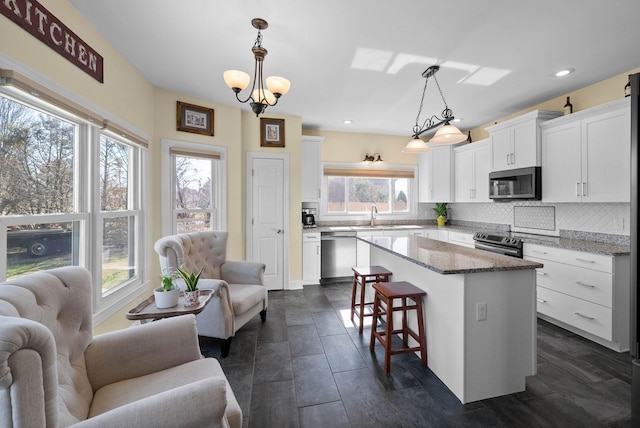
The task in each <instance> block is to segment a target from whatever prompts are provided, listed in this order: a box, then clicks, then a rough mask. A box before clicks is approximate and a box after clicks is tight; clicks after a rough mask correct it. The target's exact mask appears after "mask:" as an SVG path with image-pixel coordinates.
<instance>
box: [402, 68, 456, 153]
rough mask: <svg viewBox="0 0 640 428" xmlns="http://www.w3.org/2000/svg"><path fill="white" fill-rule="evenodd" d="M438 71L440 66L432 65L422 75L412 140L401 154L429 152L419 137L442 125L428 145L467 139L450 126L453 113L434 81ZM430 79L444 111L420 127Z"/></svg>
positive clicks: (436, 80)
mask: <svg viewBox="0 0 640 428" xmlns="http://www.w3.org/2000/svg"><path fill="white" fill-rule="evenodd" d="M438 70H440V66H438V65H432V66H431V67H429V68H427V69H426V70H425V71H424V72H423V73H422V77H424V78H425V81H424V89H423V90H422V99H421V100H420V108H419V109H418V115H417V116H416V124H415V126H414V127H413V133H412V137H413V138H412V140H411V141H409V143H408V144H407V145H406V146H405V148H404V150H403V152H405V153H417V152H426V151H429V146H428V145H427V143H425V142H424V141H423V140H421V139H420V135H422V134H424V133H425V132H427V131H429V130H431V129H434V128H437V127H438V126H440V125H443V124H444V125H443V126H442V127H441V128H440V129H438V131H437V132H436V133H435V135H434V136H433V137H432V138H431V139H430V140H429V144H455V143H460V142H462V141H464V140H466V139H467V136H466V135H465V134H463V133H462V132H460V130H459V129H458V128H456V127H455V126H453V125H451V124H450V122H451V121H452V120H453V119H454V116H453V111H452V110H451V109H450V108H449V106H448V105H447V101H446V100H445V99H444V94H443V93H442V89H441V88H440V84H439V83H438V79H436V73H437V72H438ZM430 77H433V80H434V81H435V82H436V86H437V88H438V92H440V97H441V98H442V102H443V103H444V110H442V113H441V114H440V116H436V115H433V116H431V117H429V118H427V119H425V120H424V122H423V123H422V125H420V114H421V113H422V105H423V104H424V96H425V94H426V92H427V83H429V78H430Z"/></svg>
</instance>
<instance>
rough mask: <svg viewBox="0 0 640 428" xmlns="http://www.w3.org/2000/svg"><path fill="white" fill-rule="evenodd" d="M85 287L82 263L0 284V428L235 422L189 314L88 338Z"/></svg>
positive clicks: (231, 403) (222, 380) (234, 408)
mask: <svg viewBox="0 0 640 428" xmlns="http://www.w3.org/2000/svg"><path fill="white" fill-rule="evenodd" d="M91 292H92V286H91V277H90V275H89V272H88V271H87V270H85V269H83V268H80V267H66V268H59V269H53V270H49V271H43V272H39V273H35V274H30V275H25V276H23V277H20V278H16V279H13V280H10V281H7V282H5V283H2V284H0V426H2V427H28V428H30V427H66V426H78V427H85V426H86V427H123V426H135V427H149V428H156V427H159V426H171V427H180V426H185V427H187V426H191V427H192V426H203V427H204V426H207V427H232V428H240V427H241V426H242V411H241V409H240V406H239V405H238V402H237V400H236V398H235V396H234V394H233V391H232V390H231V388H230V386H229V384H228V382H227V380H226V377H225V375H224V373H223V371H222V369H221V367H220V364H219V363H218V361H217V360H215V359H213V358H202V356H201V353H200V348H199V345H198V337H197V332H196V325H195V317H194V316H193V315H185V316H180V317H175V318H168V319H165V320H160V321H157V322H153V323H149V324H146V325H142V326H139V327H132V328H128V329H125V330H120V331H116V332H112V333H107V334H102V335H98V336H96V337H93V335H92V318H93V313H92V309H91V307H92V304H91V302H92V300H91Z"/></svg>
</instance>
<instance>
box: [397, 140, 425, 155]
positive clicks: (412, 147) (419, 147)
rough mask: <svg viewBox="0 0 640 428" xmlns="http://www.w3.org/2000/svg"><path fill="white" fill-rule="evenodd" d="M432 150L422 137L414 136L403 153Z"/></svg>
mask: <svg viewBox="0 0 640 428" xmlns="http://www.w3.org/2000/svg"><path fill="white" fill-rule="evenodd" d="M429 150H431V149H430V148H429V146H428V145H427V143H425V142H424V141H422V140H421V139H420V138H414V139H413V140H411V141H409V143H408V144H407V145H406V146H405V147H404V150H402V152H403V153H420V152H428V151H429Z"/></svg>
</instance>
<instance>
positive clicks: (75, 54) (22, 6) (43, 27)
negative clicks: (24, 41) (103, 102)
mask: <svg viewBox="0 0 640 428" xmlns="http://www.w3.org/2000/svg"><path fill="white" fill-rule="evenodd" d="M0 12H2V14H3V15H4V16H6V17H7V18H9V19H10V20H12V21H13V22H15V23H16V24H18V25H19V26H20V27H22V28H23V29H24V30H26V31H27V32H28V33H29V34H31V35H32V36H33V37H35V38H36V39H38V40H40V41H41V42H42V43H44V44H46V45H47V46H49V47H50V48H51V49H53V50H54V51H56V52H57V53H58V54H60V55H62V56H63V57H65V58H66V59H67V60H69V61H70V62H72V63H73V64H74V65H75V66H76V67H78V68H80V69H81V70H82V71H84V72H85V73H87V74H88V75H90V76H91V77H93V78H94V79H96V80H97V81H98V82H100V83H103V82H104V74H103V58H102V56H101V55H100V54H99V53H98V52H96V51H95V50H94V49H92V48H91V47H90V46H89V45H88V44H86V43H85V42H84V41H83V40H82V39H81V38H80V37H78V36H77V35H76V34H75V33H74V32H73V31H71V30H70V29H69V27H67V26H66V25H64V24H63V23H62V21H60V20H59V19H58V18H56V17H55V15H53V14H52V13H51V12H49V11H48V10H47V8H45V7H44V6H42V5H41V4H40V3H38V2H37V1H35V0H4V1H2V2H0Z"/></svg>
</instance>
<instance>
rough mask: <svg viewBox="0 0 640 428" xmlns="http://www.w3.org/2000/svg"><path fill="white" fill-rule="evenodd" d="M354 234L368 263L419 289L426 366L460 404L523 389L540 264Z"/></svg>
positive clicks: (529, 367) (532, 354)
mask: <svg viewBox="0 0 640 428" xmlns="http://www.w3.org/2000/svg"><path fill="white" fill-rule="evenodd" d="M358 239H360V240H362V241H364V242H367V243H368V244H370V245H369V246H370V264H371V265H380V266H384V267H385V268H387V269H388V270H390V271H391V272H393V279H392V280H393V281H408V282H410V283H412V284H413V285H415V286H416V287H418V288H420V289H422V290H424V291H425V292H426V293H427V294H426V296H425V297H424V301H423V306H424V322H425V334H426V341H427V356H428V358H427V359H428V367H429V369H430V370H431V371H432V372H433V373H434V374H435V375H436V376H438V378H439V379H440V380H441V381H442V382H443V383H444V384H445V385H446V386H447V387H448V388H449V389H450V390H451V391H452V392H453V393H454V394H455V395H456V397H458V399H459V400H460V401H461V402H462V403H469V402H473V401H478V400H483V399H486V398H491V397H496V396H500V395H506V394H512V393H516V392H520V391H524V390H525V380H526V377H527V376H531V375H535V374H536V348H537V346H536V330H537V328H536V325H537V324H536V280H535V276H536V271H535V269H536V268H540V267H542V264H540V263H535V262H531V261H527V260H523V259H518V258H514V257H509V256H503V255H499V254H494V253H490V252H487V251H482V250H476V249H473V248H466V247H462V246H458V245H455V244H449V243H446V242H441V241H436V240H432V239H429V238H424V237H420V236H410V237H393V236H384V235H380V236H372V237H359V238H358ZM394 321H395V319H394ZM398 321H399V320H398ZM409 324H410V326H411V327H412V328H416V326H417V322H416V318H415V315H413V318H411V317H410V318H409Z"/></svg>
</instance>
